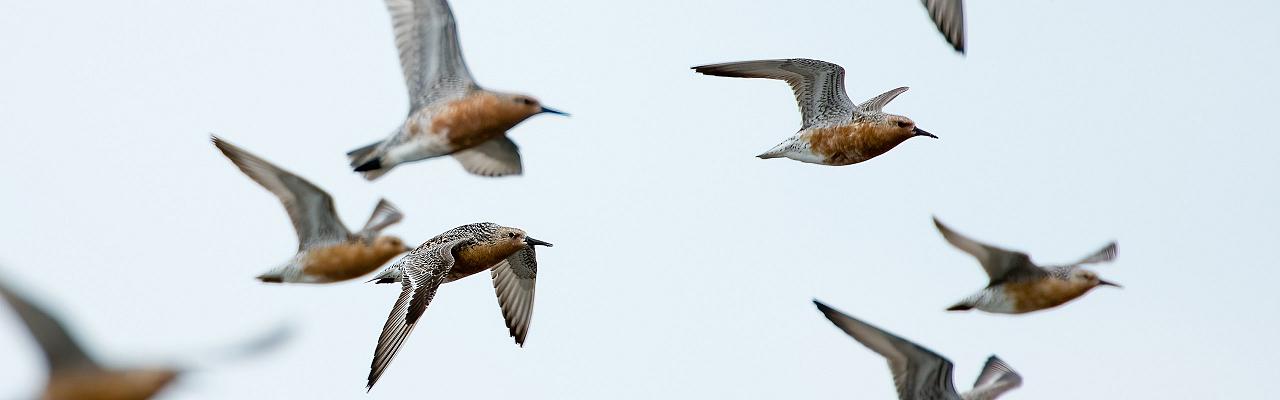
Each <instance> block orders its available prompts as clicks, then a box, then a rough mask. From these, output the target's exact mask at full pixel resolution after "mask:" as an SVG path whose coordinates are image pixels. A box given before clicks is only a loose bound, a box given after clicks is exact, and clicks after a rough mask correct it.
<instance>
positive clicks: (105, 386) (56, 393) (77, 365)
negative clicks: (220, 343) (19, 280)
mask: <svg viewBox="0 0 1280 400" xmlns="http://www.w3.org/2000/svg"><path fill="white" fill-rule="evenodd" d="M64 281H65V279H64ZM62 283H67V282H62ZM0 303H8V305H9V308H11V309H12V310H13V312H14V314H16V316H17V317H18V322H20V323H21V325H22V326H24V327H25V328H26V330H27V331H28V333H30V334H31V337H32V338H33V339H35V342H36V344H37V345H38V346H39V347H40V352H41V355H43V356H44V361H45V366H46V367H47V368H46V372H47V373H46V380H45V385H44V389H43V390H42V392H41V394H40V396H39V398H40V399H41V400H145V399H149V398H152V397H154V396H156V395H157V394H159V393H161V392H162V391H164V389H165V388H166V387H168V386H169V385H170V384H171V383H172V382H173V381H174V380H176V379H178V377H179V376H180V375H182V374H183V372H184V371H189V370H190V369H191V368H190V367H180V366H177V365H147V366H133V367H118V366H112V365H105V364H102V363H99V362H98V361H96V360H94V359H93V357H90V355H89V353H88V352H87V351H85V349H84V348H83V347H82V346H81V344H80V342H79V341H78V340H76V338H75V335H72V333H71V332H70V331H69V330H68V329H67V328H66V326H65V325H64V324H63V323H62V322H61V321H59V320H58V319H57V318H55V317H54V316H53V315H52V314H50V313H49V312H48V311H46V310H44V309H43V308H41V307H39V306H37V305H36V304H35V303H34V302H33V301H31V300H29V299H28V298H26V297H25V296H23V295H22V294H20V293H18V291H16V290H14V289H11V288H10V287H9V285H8V284H7V283H5V282H0ZM288 333H289V331H288V330H277V331H276V332H273V333H271V334H270V335H268V336H264V337H263V338H262V339H257V340H254V341H253V342H250V343H248V344H246V345H239V346H236V348H233V349H227V350H223V351H221V352H220V353H221V354H226V355H231V356H243V355H253V354H254V353H260V352H262V351H265V350H268V349H270V348H272V347H275V346H276V345H278V344H280V343H282V342H283V341H284V339H287V336H288Z"/></svg>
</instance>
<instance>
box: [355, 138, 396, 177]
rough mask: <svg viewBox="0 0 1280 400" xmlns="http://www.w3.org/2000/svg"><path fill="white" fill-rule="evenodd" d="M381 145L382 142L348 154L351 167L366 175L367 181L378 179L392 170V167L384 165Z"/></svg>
mask: <svg viewBox="0 0 1280 400" xmlns="http://www.w3.org/2000/svg"><path fill="white" fill-rule="evenodd" d="M381 145H382V141H377V142H373V143H370V144H368V145H366V146H364V147H361V148H358V149H355V150H351V151H349V152H347V160H348V161H350V164H351V167H352V168H354V169H355V171H356V172H359V173H360V174H361V175H364V178H365V179H368V180H374V179H378V177H380V176H382V175H383V174H386V173H387V171H389V170H391V166H390V165H384V164H383V161H384V160H383V158H382V154H380V152H378V147H379V146H381Z"/></svg>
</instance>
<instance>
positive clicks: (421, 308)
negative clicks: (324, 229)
mask: <svg viewBox="0 0 1280 400" xmlns="http://www.w3.org/2000/svg"><path fill="white" fill-rule="evenodd" d="M458 243H462V240H460V239H459V240H454V241H450V242H447V243H444V244H441V245H438V246H432V247H428V248H418V249H415V250H413V251H412V252H409V254H408V255H406V256H404V258H401V259H400V261H398V262H396V264H397V265H398V266H399V267H400V271H401V272H402V273H403V275H402V276H401V279H400V297H399V298H398V299H396V304H395V306H394V307H392V308H391V314H390V315H388V316H387V323H386V324H385V325H383V326H382V335H380V336H379V337H378V347H377V348H375V349H374V352H373V364H372V365H370V367H369V383H368V385H367V386H366V387H365V388H366V389H370V390H372V389H373V385H374V384H375V383H378V379H379V378H381V377H382V373H383V372H385V371H386V370H387V366H389V365H391V360H392V359H394V358H395V357H396V353H398V352H399V351H400V347H401V346H403V345H404V340H405V338H407V337H408V336H409V332H412V331H413V328H414V327H415V326H417V323H418V318H420V317H422V313H423V312H425V311H426V310H427V305H428V304H430V303H431V298H432V297H435V295H436V289H437V288H439V287H440V284H441V283H444V278H445V277H446V276H448V275H449V270H450V269H452V268H453V261H454V260H453V249H454V247H457V245H458Z"/></svg>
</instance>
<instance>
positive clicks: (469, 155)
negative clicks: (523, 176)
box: [453, 135, 524, 177]
mask: <svg viewBox="0 0 1280 400" xmlns="http://www.w3.org/2000/svg"><path fill="white" fill-rule="evenodd" d="M453 158H454V159H455V160H458V162H459V163H461V164H462V168H464V169H466V170H467V172H470V173H472V174H475V175H480V176H491V177H492V176H506V175H520V173H521V172H523V171H524V169H523V167H521V164H520V148H519V147H516V143H515V142H512V141H511V138H508V137H506V136H505V135H504V136H499V137H496V138H493V139H489V141H487V142H484V143H481V144H478V145H476V146H475V147H472V148H469V149H466V150H463V151H459V152H457V153H453Z"/></svg>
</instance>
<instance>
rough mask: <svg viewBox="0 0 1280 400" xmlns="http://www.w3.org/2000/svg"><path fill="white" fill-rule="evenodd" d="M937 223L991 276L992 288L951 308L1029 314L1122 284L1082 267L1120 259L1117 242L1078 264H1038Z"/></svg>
mask: <svg viewBox="0 0 1280 400" xmlns="http://www.w3.org/2000/svg"><path fill="white" fill-rule="evenodd" d="M933 223H934V225H936V226H937V227H938V231H939V232H941V233H942V237H943V238H945V239H946V240H947V241H948V242H950V243H951V245H953V246H955V247H956V248H958V249H960V250H962V251H964V252H965V253H969V255H971V256H973V257H974V258H977V259H978V262H979V263H980V264H982V269H983V270H985V271H986V272H987V276H988V277H989V278H990V279H991V280H990V283H988V284H987V287H986V288H983V289H982V290H981V291H978V292H977V293H975V294H973V295H971V296H969V297H968V298H965V299H964V300H961V301H960V302H959V303H956V304H955V305H953V306H951V307H950V308H948V309H947V310H948V311H966V310H970V309H975V308H976V309H979V310H982V311H986V312H990V313H999V314H1023V313H1028V312H1032V311H1040V310H1046V309H1049V308H1053V307H1057V306H1060V305H1063V304H1066V303H1067V302H1069V301H1072V300H1075V299H1077V298H1079V297H1081V296H1084V294H1085V293H1088V292H1089V291H1090V290H1093V288H1096V287H1098V286H1114V287H1120V285H1117V284H1115V283H1112V282H1108V281H1105V280H1102V279H1100V278H1098V274H1097V273H1095V272H1093V271H1090V270H1087V269H1084V268H1081V267H1082V266H1083V265H1086V264H1097V263H1105V262H1111V261H1112V260H1115V258H1116V249H1117V247H1116V243H1115V242H1111V243H1109V244H1107V245H1106V246H1105V247H1103V248H1102V249H1100V250H1098V251H1096V252H1094V253H1093V254H1090V255H1089V256H1087V257H1084V258H1082V259H1080V260H1079V261H1076V262H1074V263H1071V264H1067V265H1058V266H1046V267H1041V266H1038V265H1036V264H1035V263H1032V262H1031V257H1030V256H1028V255H1027V254H1026V253H1022V252H1017V251H1011V250H1005V249H1002V248H999V247H996V246H992V245H988V244H984V243H981V242H978V241H976V240H973V239H970V238H968V237H966V236H964V235H961V234H960V233H958V232H956V231H953V230H951V228H948V227H947V226H946V225H943V224H942V222H941V221H938V219H937V218H934V219H933Z"/></svg>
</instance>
